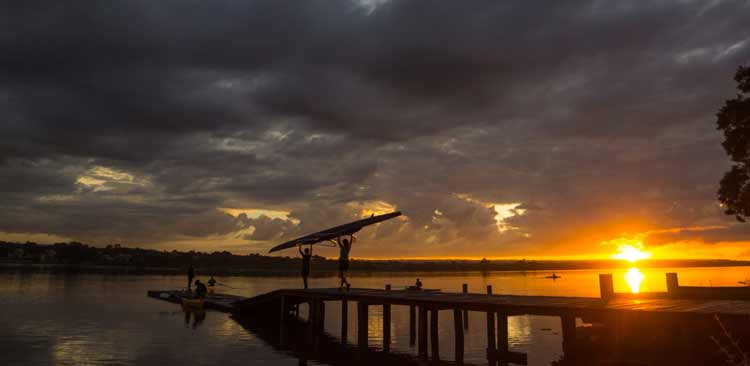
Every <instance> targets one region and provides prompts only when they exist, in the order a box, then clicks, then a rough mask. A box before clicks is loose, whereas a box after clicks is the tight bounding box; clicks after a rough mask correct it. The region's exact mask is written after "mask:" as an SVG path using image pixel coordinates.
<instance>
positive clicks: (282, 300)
mask: <svg viewBox="0 0 750 366" xmlns="http://www.w3.org/2000/svg"><path fill="white" fill-rule="evenodd" d="M279 302H280V303H281V306H280V307H279V311H280V312H279V343H280V344H284V328H285V326H286V298H285V297H284V296H281V298H280V299H279Z"/></svg>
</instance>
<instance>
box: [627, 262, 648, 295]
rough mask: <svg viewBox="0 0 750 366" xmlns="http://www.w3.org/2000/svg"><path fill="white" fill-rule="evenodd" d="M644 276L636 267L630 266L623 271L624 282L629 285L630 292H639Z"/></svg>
mask: <svg viewBox="0 0 750 366" xmlns="http://www.w3.org/2000/svg"><path fill="white" fill-rule="evenodd" d="M645 278H646V276H645V275H643V273H642V272H641V270H639V269H638V268H636V267H633V268H630V269H629V270H628V271H627V272H625V282H626V283H627V284H628V287H630V292H632V293H634V294H637V293H639V292H641V283H643V280H644V279H645Z"/></svg>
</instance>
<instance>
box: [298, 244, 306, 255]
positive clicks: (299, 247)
mask: <svg viewBox="0 0 750 366" xmlns="http://www.w3.org/2000/svg"><path fill="white" fill-rule="evenodd" d="M297 250H299V254H300V255H301V256H304V255H305V253H303V252H302V246H301V245H298V246H297Z"/></svg>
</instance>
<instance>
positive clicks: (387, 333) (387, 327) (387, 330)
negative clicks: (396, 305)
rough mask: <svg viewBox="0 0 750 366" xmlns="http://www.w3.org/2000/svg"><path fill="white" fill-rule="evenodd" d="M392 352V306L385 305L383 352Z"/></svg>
mask: <svg viewBox="0 0 750 366" xmlns="http://www.w3.org/2000/svg"><path fill="white" fill-rule="evenodd" d="M390 350H391V304H383V351H385V352H388V351H390Z"/></svg>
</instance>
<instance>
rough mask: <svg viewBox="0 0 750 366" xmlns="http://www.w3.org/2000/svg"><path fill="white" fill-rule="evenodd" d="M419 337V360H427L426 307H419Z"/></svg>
mask: <svg viewBox="0 0 750 366" xmlns="http://www.w3.org/2000/svg"><path fill="white" fill-rule="evenodd" d="M418 327H419V337H418V342H419V344H418V345H417V353H418V354H419V358H421V359H427V309H425V307H424V306H420V307H419V324H418Z"/></svg>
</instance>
